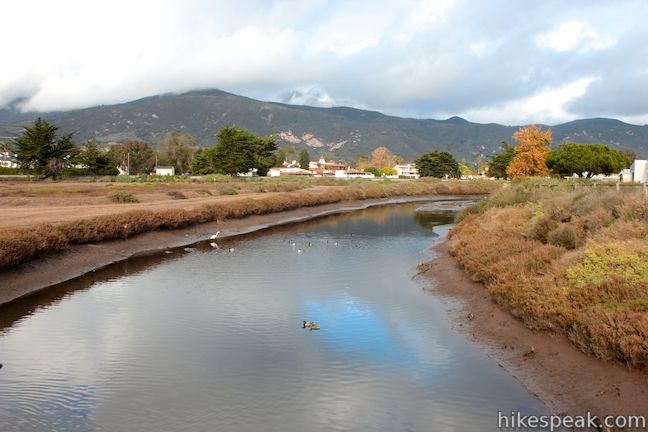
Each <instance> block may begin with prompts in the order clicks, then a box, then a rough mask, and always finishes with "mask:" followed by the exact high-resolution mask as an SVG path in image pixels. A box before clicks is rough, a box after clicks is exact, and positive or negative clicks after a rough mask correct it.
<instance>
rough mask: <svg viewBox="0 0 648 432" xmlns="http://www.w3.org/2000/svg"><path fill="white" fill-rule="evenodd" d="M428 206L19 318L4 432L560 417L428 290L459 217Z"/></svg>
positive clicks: (7, 373) (12, 316)
mask: <svg viewBox="0 0 648 432" xmlns="http://www.w3.org/2000/svg"><path fill="white" fill-rule="evenodd" d="M418 207H420V204H416V205H411V204H403V205H397V206H390V207H383V208H371V209H367V210H365V211H362V212H357V213H353V214H345V215H342V216H334V217H327V218H323V219H320V220H318V221H317V222H308V223H304V224H299V225H295V226H291V227H282V228H276V229H271V230H267V231H265V232H263V233H254V234H249V235H246V236H242V237H238V238H236V239H224V240H222V241H221V249H218V250H216V249H212V248H211V247H209V246H208V245H207V244H200V245H197V246H196V248H195V249H194V250H191V251H189V252H185V251H184V250H176V251H174V253H173V254H170V255H158V256H154V257H144V258H138V259H135V260H130V261H129V262H126V263H122V264H118V265H114V266H110V267H108V268H106V269H103V270H101V271H98V272H95V273H94V274H91V275H88V276H85V277H83V278H79V279H77V280H75V281H73V282H72V283H68V284H64V285H61V286H59V287H57V288H56V289H55V290H53V291H50V292H48V293H47V294H42V295H40V296H39V297H35V298H33V299H30V300H29V301H23V302H20V303H16V304H14V305H13V306H11V307H10V308H5V309H4V310H3V311H2V312H3V314H2V316H3V318H2V319H3V321H2V325H3V326H4V331H3V332H2V333H1V334H0V356H1V357H2V360H1V361H2V362H3V363H4V364H5V368H3V369H2V370H1V373H0V430H3V431H4V430H21V431H50V430H81V431H86V430H87V431H90V430H98V429H102V430H133V429H134V428H135V429H136V430H138V431H144V432H147V431H175V430H191V431H203V430H204V431H212V430H227V431H239V430H240V431H248V430H263V431H286V430H305V429H308V430H336V429H339V430H384V431H394V430H422V431H429V430H435V431H462V432H466V431H488V430H496V423H495V422H496V413H497V411H498V410H502V411H509V410H513V409H519V410H522V411H524V412H526V413H530V414H531V413H540V412H545V411H546V409H545V407H544V406H543V405H542V404H541V403H540V402H539V401H538V400H537V399H535V398H534V397H533V396H531V395H529V394H528V392H527V391H526V390H525V389H524V388H523V387H522V386H521V385H520V383H519V382H517V381H516V380H514V379H513V378H512V377H510V376H509V375H508V374H507V373H506V372H504V371H503V370H502V369H501V368H499V367H497V365H496V364H495V363H493V362H492V361H491V360H490V359H488V358H487V357H486V356H485V355H484V354H483V353H482V352H480V351H479V350H477V349H475V348H474V347H472V346H470V345H469V344H467V343H466V342H465V341H464V340H463V338H461V337H460V336H458V335H457V334H455V333H454V332H452V331H451V330H450V329H449V327H448V324H447V322H446V318H445V314H444V310H443V307H442V305H440V304H439V303H438V302H437V301H436V300H435V299H434V298H433V297H431V296H429V295H426V294H425V293H423V292H422V291H421V288H420V286H418V285H416V283H415V282H413V281H412V279H411V276H410V270H411V269H412V268H413V267H414V266H415V265H416V263H417V262H418V261H420V260H423V259H425V258H426V253H425V250H426V249H427V248H428V247H429V246H430V243H431V242H432V241H433V240H434V239H435V238H436V237H435V234H434V232H433V230H434V229H439V228H437V227H439V225H438V224H443V223H445V222H447V221H448V218H449V217H450V214H449V213H442V214H420V213H419V212H416V211H415V210H416V209H417V208H418ZM230 246H231V247H234V249H235V252H227V250H226V248H228V247H230ZM298 250H302V253H298V252H297V251H298ZM303 319H308V320H314V321H316V322H318V323H319V324H320V325H321V327H322V329H321V330H320V331H313V332H311V331H307V330H304V329H303V328H302V327H301V322H302V320H303Z"/></svg>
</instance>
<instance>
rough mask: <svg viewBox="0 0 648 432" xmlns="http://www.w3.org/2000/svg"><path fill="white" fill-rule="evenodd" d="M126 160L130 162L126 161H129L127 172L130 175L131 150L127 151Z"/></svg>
mask: <svg viewBox="0 0 648 432" xmlns="http://www.w3.org/2000/svg"><path fill="white" fill-rule="evenodd" d="M126 160H127V161H128V162H126V163H127V168H126V172H127V173H128V175H129V176H130V152H128V153H127V156H126Z"/></svg>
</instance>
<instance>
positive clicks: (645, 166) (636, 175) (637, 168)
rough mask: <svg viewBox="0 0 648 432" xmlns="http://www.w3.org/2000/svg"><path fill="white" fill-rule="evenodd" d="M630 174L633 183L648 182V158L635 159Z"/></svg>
mask: <svg viewBox="0 0 648 432" xmlns="http://www.w3.org/2000/svg"><path fill="white" fill-rule="evenodd" d="M630 176H631V179H632V182H633V183H646V182H648V160H635V161H634V162H632V165H630Z"/></svg>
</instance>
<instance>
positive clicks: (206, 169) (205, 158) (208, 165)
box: [191, 147, 216, 175]
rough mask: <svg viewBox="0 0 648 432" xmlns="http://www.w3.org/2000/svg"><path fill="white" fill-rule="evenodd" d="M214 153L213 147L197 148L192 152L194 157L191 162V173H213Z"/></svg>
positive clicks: (214, 169) (214, 168) (214, 170)
mask: <svg viewBox="0 0 648 432" xmlns="http://www.w3.org/2000/svg"><path fill="white" fill-rule="evenodd" d="M214 153H215V149H214V147H211V148H208V149H198V150H197V151H196V153H194V157H193V160H192V162H191V173H192V174H194V175H206V174H213V173H215V172H216V167H215V166H214V160H215V156H214Z"/></svg>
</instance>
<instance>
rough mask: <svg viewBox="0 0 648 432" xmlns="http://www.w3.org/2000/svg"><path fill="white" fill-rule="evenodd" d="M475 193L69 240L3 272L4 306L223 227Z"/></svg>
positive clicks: (241, 229)
mask: <svg viewBox="0 0 648 432" xmlns="http://www.w3.org/2000/svg"><path fill="white" fill-rule="evenodd" d="M470 197H471V196H452V195H438V196H410V197H394V198H382V199H369V200H362V201H341V202H336V203H332V204H324V205H319V206H314V207H301V208H297V209H294V210H287V211H283V212H277V213H267V214H262V215H252V216H248V217H245V218H242V219H228V220H224V221H215V222H207V223H203V224H198V225H192V226H190V227H186V228H181V229H175V230H165V231H150V232H145V233H142V234H139V235H137V236H134V237H131V238H128V239H121V240H109V241H100V242H93V243H86V244H75V245H70V246H69V247H68V248H67V249H66V250H64V251H60V252H57V253H56V254H49V255H45V256H42V257H40V258H38V259H36V260H32V261H29V262H27V263H24V264H22V265H21V266H19V267H17V268H14V269H11V270H4V271H0V287H1V289H0V305H2V304H6V303H9V302H11V301H13V300H16V299H19V298H21V297H24V296H27V295H30V294H33V293H35V292H38V291H41V290H43V289H46V288H47V287H49V286H52V285H54V284H58V283H61V282H64V281H66V280H70V279H73V278H75V277H77V276H80V275H82V274H85V273H88V272H91V271H93V270H96V269H98V268H101V267H104V266H107V265H109V264H112V263H114V262H117V261H122V260H126V259H128V258H130V257H134V256H139V255H144V254H150V253H157V252H160V251H169V252H170V253H173V248H177V247H182V246H187V245H190V244H193V243H196V242H199V241H203V240H207V239H209V238H210V236H212V235H213V234H215V233H216V232H217V231H220V232H221V233H220V235H219V238H224V237H228V236H233V235H239V234H245V233H249V232H253V231H258V230H262V229H265V228H269V227H272V226H277V225H282V224H289V223H295V222H300V221H304V220H308V219H313V218H317V217H322V216H326V215H330V214H334V213H343V212H348V211H354V210H360V209H363V208H367V207H371V206H377V205H387V204H394V203H399V202H411V201H433V200H438V201H451V200H465V199H468V198H470Z"/></svg>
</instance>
